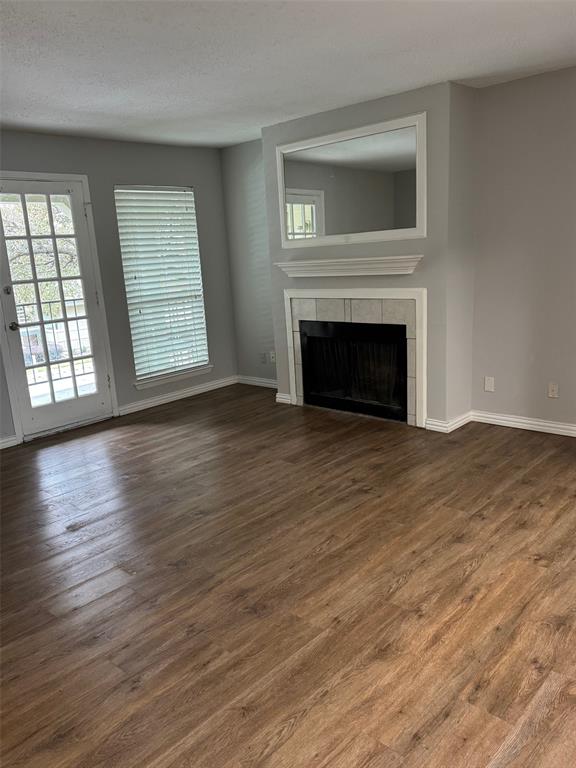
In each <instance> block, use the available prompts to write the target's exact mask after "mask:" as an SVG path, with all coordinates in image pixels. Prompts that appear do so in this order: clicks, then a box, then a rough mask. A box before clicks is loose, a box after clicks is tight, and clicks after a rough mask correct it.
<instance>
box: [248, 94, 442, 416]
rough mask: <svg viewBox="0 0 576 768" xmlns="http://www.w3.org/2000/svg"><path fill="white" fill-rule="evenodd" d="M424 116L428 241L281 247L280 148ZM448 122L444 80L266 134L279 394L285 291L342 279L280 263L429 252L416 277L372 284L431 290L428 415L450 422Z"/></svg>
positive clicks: (284, 377) (284, 360)
mask: <svg viewBox="0 0 576 768" xmlns="http://www.w3.org/2000/svg"><path fill="white" fill-rule="evenodd" d="M423 111H426V112H427V118H428V236H427V237H426V238H423V239H416V240H404V241H393V242H387V243H363V244H356V245H353V246H348V245H341V246H322V247H318V248H307V249H298V248H295V249H290V251H286V250H282V247H281V240H280V219H279V213H278V186H277V180H276V157H275V152H276V146H277V145H279V144H284V143H289V142H292V141H299V140H303V139H307V138H311V137H314V136H321V135H324V134H327V133H331V132H334V131H341V130H346V129H351V128H357V127H359V126H362V125H370V124H372V123H377V122H380V121H383V120H387V119H392V118H396V117H400V116H402V115H410V114H415V113H417V112H423ZM449 122H450V86H449V85H448V84H446V83H444V84H440V85H435V86H431V87H428V88H422V89H419V90H416V91H410V92H408V93H403V94H399V95H396V96H389V97H386V98H384V99H378V100H376V101H370V102H366V103H364V104H357V105H354V106H351V107H345V108H344V109H338V110H333V111H330V112H323V113H320V114H317V115H312V116H310V117H305V118H302V119H299V120H293V121H290V122H288V123H283V124H280V125H276V126H272V127H270V128H265V129H264V130H263V134H262V135H263V146H264V163H265V174H266V194H267V205H268V228H269V251H270V260H271V263H272V310H273V315H274V333H275V340H276V352H277V369H278V389H279V391H280V392H282V393H286V392H288V390H289V387H288V355H287V347H286V327H285V319H284V302H283V289H284V288H289V287H294V288H296V287H299V288H314V287H327V286H328V287H339V286H340V287H341V286H342V280H340V279H338V278H331V279H329V280H325V279H318V278H308V279H298V280H292V279H290V278H289V277H287V276H286V275H285V274H284V273H283V272H282V271H281V270H279V269H278V268H277V267H275V266H274V264H275V263H276V262H279V261H287V260H289V259H305V258H308V259H319V258H331V257H339V256H340V257H343V256H350V257H354V256H376V255H395V254H423V255H424V259H423V260H422V262H421V263H420V265H419V266H418V268H417V270H416V272H415V273H414V274H413V275H409V276H401V277H376V278H372V279H371V280H370V284H371V285H373V286H374V287H377V286H380V287H385V286H397V287H410V286H414V287H426V288H428V302H429V304H428V306H429V311H428V361H429V363H428V415H429V416H430V417H431V418H435V419H444V418H445V415H446V389H447V382H446V349H447V334H446V316H447V308H446V306H447V302H446V269H447V237H448V226H447V222H448V191H449ZM347 283H348V284H350V285H352V286H355V287H363V286H365V285H366V279H364V278H353V279H351V280H350V281H347Z"/></svg>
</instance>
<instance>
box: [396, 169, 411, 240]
mask: <svg viewBox="0 0 576 768" xmlns="http://www.w3.org/2000/svg"><path fill="white" fill-rule="evenodd" d="M415 226H416V171H415V170H413V171H396V173H395V174H394V227H395V228H396V229H409V228H410V227H415Z"/></svg>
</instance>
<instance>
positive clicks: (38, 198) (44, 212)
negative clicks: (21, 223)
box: [25, 195, 51, 235]
mask: <svg viewBox="0 0 576 768" xmlns="http://www.w3.org/2000/svg"><path fill="white" fill-rule="evenodd" d="M25 197H26V212H27V213H28V226H29V227H30V234H31V235H49V234H50V232H51V227H50V217H49V216H48V203H47V201H46V195H25Z"/></svg>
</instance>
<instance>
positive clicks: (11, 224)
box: [0, 192, 26, 237]
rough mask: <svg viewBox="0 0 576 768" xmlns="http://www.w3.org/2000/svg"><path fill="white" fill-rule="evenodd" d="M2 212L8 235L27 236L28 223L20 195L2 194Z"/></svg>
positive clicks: (0, 204)
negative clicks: (25, 219)
mask: <svg viewBox="0 0 576 768" xmlns="http://www.w3.org/2000/svg"><path fill="white" fill-rule="evenodd" d="M0 214H1V215H2V226H3V228H4V235H5V236H6V237H14V236H20V237H25V235H26V225H25V224H24V212H23V210H22V202H21V200H20V195H10V194H7V193H5V192H3V193H2V194H0Z"/></svg>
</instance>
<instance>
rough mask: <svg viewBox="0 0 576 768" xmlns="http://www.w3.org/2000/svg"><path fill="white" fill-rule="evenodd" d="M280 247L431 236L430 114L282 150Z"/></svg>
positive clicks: (306, 142) (280, 147)
mask: <svg viewBox="0 0 576 768" xmlns="http://www.w3.org/2000/svg"><path fill="white" fill-rule="evenodd" d="M277 167H278V189H279V198H280V220H281V231H282V247H283V248H307V247H314V246H322V245H338V244H343V243H344V244H345V243H360V242H377V241H384V240H402V239H408V238H417V237H425V236H426V115H425V114H419V115H412V116H410V117H403V118H399V119H396V120H389V121H388V122H385V123H378V124H377V125H370V126H365V127H363V128H360V129H354V130H350V131H343V132H340V133H333V134H330V135H326V136H317V137H315V138H312V139H308V140H306V141H300V142H295V143H292V144H285V145H282V146H279V147H278V148H277Z"/></svg>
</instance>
